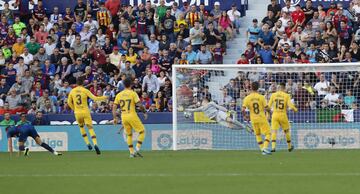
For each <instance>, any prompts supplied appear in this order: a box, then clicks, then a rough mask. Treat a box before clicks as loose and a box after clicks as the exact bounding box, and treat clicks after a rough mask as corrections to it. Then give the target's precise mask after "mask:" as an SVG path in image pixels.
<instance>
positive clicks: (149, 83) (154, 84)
mask: <svg viewBox="0 0 360 194" xmlns="http://www.w3.org/2000/svg"><path fill="white" fill-rule="evenodd" d="M159 90H160V84H159V80H158V79H157V77H156V75H154V74H153V73H152V71H151V69H147V70H146V76H145V77H144V79H143V84H142V91H144V92H147V93H148V94H149V97H150V98H152V97H153V96H154V94H156V93H157V92H158V91H159Z"/></svg>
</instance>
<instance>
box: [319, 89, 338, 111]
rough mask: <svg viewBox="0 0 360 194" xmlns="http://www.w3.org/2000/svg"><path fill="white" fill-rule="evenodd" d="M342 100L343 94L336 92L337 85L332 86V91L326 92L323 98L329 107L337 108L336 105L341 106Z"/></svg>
mask: <svg viewBox="0 0 360 194" xmlns="http://www.w3.org/2000/svg"><path fill="white" fill-rule="evenodd" d="M341 102H342V100H341V96H340V95H339V94H338V93H336V89H335V87H334V86H331V87H330V93H328V94H326V96H325V97H324V99H323V103H324V105H325V106H326V105H327V106H328V107H329V108H335V107H336V106H339V105H340V103H341Z"/></svg>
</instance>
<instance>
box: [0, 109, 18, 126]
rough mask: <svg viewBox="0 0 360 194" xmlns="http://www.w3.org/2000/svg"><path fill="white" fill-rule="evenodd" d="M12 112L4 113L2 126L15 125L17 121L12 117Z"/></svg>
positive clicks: (0, 124)
mask: <svg viewBox="0 0 360 194" xmlns="http://www.w3.org/2000/svg"><path fill="white" fill-rule="evenodd" d="M10 116H11V115H10V113H8V112H7V113H5V114H4V119H3V120H2V121H1V122H0V126H4V127H5V126H13V125H15V121H14V120H13V119H11V117H10Z"/></svg>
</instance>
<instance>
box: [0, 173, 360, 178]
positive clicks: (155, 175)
mask: <svg viewBox="0 0 360 194" xmlns="http://www.w3.org/2000/svg"><path fill="white" fill-rule="evenodd" d="M257 176H260V177H261V176H268V177H278V176H291V177H308V176H311V177H321V176H340V177H347V176H349V177H350V176H360V173H357V172H354V173H325V172H324V173H321V172H320V173H188V174H186V173H184V174H177V173H174V174H171V173H131V174H126V173H109V174H0V177H257Z"/></svg>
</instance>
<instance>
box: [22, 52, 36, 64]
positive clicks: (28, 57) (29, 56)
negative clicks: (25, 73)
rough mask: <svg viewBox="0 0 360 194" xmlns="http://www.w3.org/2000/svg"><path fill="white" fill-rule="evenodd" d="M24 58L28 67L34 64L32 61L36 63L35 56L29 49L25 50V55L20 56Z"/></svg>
mask: <svg viewBox="0 0 360 194" xmlns="http://www.w3.org/2000/svg"><path fill="white" fill-rule="evenodd" d="M20 56H21V57H22V58H24V63H25V64H26V65H29V64H30V63H32V61H34V56H33V55H32V54H31V53H29V49H28V48H25V49H24V53H23V54H21V55H20Z"/></svg>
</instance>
